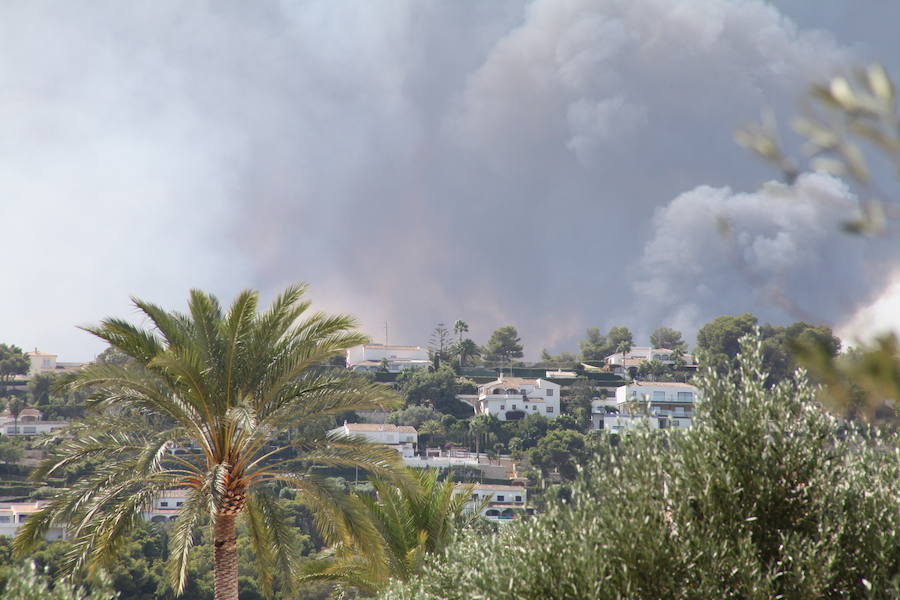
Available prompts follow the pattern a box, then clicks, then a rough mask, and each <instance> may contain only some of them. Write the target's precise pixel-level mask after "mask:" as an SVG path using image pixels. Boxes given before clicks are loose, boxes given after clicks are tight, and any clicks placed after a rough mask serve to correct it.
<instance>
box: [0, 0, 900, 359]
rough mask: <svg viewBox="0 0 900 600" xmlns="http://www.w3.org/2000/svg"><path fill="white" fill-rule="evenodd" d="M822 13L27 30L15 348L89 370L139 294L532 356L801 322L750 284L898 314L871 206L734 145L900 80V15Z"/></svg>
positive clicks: (348, 15)
mask: <svg viewBox="0 0 900 600" xmlns="http://www.w3.org/2000/svg"><path fill="white" fill-rule="evenodd" d="M807 4H812V3H803V2H799V1H794V2H781V3H766V2H762V1H750V0H746V1H725V0H689V1H688V0H683V1H677V0H627V1H626V0H618V1H617V0H607V1H601V0H595V1H587V0H569V1H560V0H552V1H548V0H535V1H533V2H512V1H507V2H493V3H485V4H481V3H479V4H464V3H458V2H450V1H446V2H432V3H421V2H412V1H409V2H401V1H398V2H393V3H384V4H379V5H377V6H375V5H372V4H363V3H340V2H308V3H304V4H302V5H294V4H288V3H283V4H280V3H274V2H273V3H268V4H262V3H254V4H252V5H247V4H243V3H238V2H225V3H207V4H201V3H197V4H191V5H185V4H183V3H176V2H154V3H152V4H151V3H148V4H145V5H143V6H140V7H139V6H131V7H130V8H129V12H128V13H123V12H119V8H120V7H119V6H118V5H117V4H116V3H114V2H106V3H103V2H97V3H94V4H91V5H90V9H85V8H84V7H83V6H79V7H74V6H66V5H58V4H51V3H40V2H29V3H9V4H5V5H3V6H2V7H0V89H2V94H0V103H2V111H0V119H2V120H0V127H2V129H0V157H2V158H0V198H2V200H0V220H2V222H3V223H5V224H6V225H7V227H6V228H5V233H6V236H5V242H6V247H7V249H8V252H9V253H10V255H13V253H16V252H17V253H18V254H17V255H16V256H15V257H14V258H10V260H9V261H8V263H7V265H6V269H5V279H4V280H5V281H6V282H7V284H6V285H5V286H4V290H3V291H4V292H5V293H3V294H2V296H0V297H2V300H0V308H2V310H0V331H2V332H3V341H5V342H8V343H15V344H19V345H22V346H26V347H33V346H38V347H40V348H41V349H43V350H47V351H53V352H57V353H59V354H60V355H61V357H64V358H65V359H66V360H84V359H89V358H91V357H93V355H94V354H96V353H97V352H99V351H100V350H101V349H102V348H101V347H98V346H97V344H96V342H94V341H93V340H92V339H90V336H88V335H86V334H83V333H81V332H79V331H77V330H76V329H75V328H74V325H76V324H86V323H93V322H96V321H98V320H99V319H101V318H102V317H104V316H107V315H110V314H113V315H127V314H129V310H130V309H129V308H128V304H127V299H128V296H129V295H130V294H134V295H138V296H140V297H143V298H146V299H149V300H152V301H155V302H158V303H160V304H163V305H165V306H167V307H171V308H180V307H182V306H183V305H184V299H185V298H186V292H187V289H188V288H189V287H199V288H202V289H206V290H211V291H214V292H215V293H217V294H219V295H220V296H221V297H224V298H227V297H229V296H231V295H232V294H233V293H234V292H235V291H236V290H237V289H239V288H241V287H246V286H251V287H257V288H259V289H261V290H263V292H264V293H266V292H274V291H277V290H278V289H280V288H281V287H282V286H283V285H284V284H285V283H286V282H289V281H297V280H302V281H308V282H310V283H312V285H313V287H312V290H311V298H312V299H313V300H314V301H315V302H316V304H317V306H318V307H319V308H327V309H331V310H343V311H347V312H351V313H353V314H357V315H359V316H360V318H361V319H362V322H363V325H364V327H365V329H366V330H367V331H369V332H370V333H371V334H372V335H373V336H375V337H377V338H379V339H380V338H381V336H383V324H384V322H385V321H388V322H389V323H390V332H391V333H390V337H391V341H393V342H398V343H399V342H404V343H413V344H416V343H425V342H426V341H427V337H428V333H429V331H430V329H431V328H432V327H433V326H434V324H435V323H436V322H438V321H445V322H452V321H453V320H454V319H457V318H462V319H465V320H466V321H467V322H468V323H469V324H470V326H471V328H472V336H473V338H475V339H476V340H477V341H482V342H483V341H484V340H486V338H487V336H488V335H489V334H490V332H491V330H493V329H494V328H495V327H498V326H501V325H505V324H514V325H516V326H517V327H518V328H519V331H520V333H521V334H522V337H523V341H524V343H525V346H526V352H527V353H528V354H529V355H530V356H535V355H536V353H537V352H539V350H540V348H541V347H547V348H549V349H551V350H559V349H566V348H570V349H571V348H572V347H574V346H575V344H576V342H577V340H578V339H579V338H580V337H581V336H582V335H583V332H584V329H585V328H586V327H591V326H599V327H609V326H611V325H617V324H621V325H627V326H629V327H631V328H632V329H633V330H634V331H635V332H636V333H638V335H639V339H643V338H644V337H645V336H646V335H647V334H648V333H649V331H651V330H652V329H653V328H655V327H656V326H659V325H667V326H672V327H676V328H680V329H682V330H684V331H685V332H686V333H688V334H692V333H693V330H694V329H695V328H696V327H698V326H699V325H702V324H703V323H704V322H706V321H708V320H709V319H711V318H713V317H715V316H717V315H719V314H724V313H730V314H736V313H740V312H745V311H750V312H754V313H755V314H757V315H759V316H760V318H761V320H764V321H772V322H784V321H787V320H793V318H792V316H791V315H788V314H786V313H785V312H784V311H783V310H782V309H781V308H780V307H779V306H778V305H777V304H775V303H773V302H771V300H770V296H771V291H772V290H771V289H770V288H769V287H767V286H766V285H763V286H760V285H757V284H755V283H754V282H755V281H764V282H767V284H768V286H772V285H775V286H777V287H778V290H779V291H782V292H784V293H785V294H787V295H788V296H790V297H791V298H792V299H793V300H794V301H796V302H797V303H798V304H801V305H802V306H804V307H805V309H806V310H807V312H809V313H811V314H813V315H815V316H817V317H819V318H821V319H822V320H824V321H825V322H827V323H828V324H830V325H834V326H840V325H841V324H843V323H845V322H847V321H850V320H851V319H853V318H856V319H857V321H856V322H857V323H863V322H864V321H865V319H866V315H865V314H862V315H860V314H859V311H860V309H861V308H863V307H865V306H867V305H869V304H870V303H872V302H874V301H876V299H878V298H879V296H880V295H881V294H882V292H883V291H885V290H887V291H888V292H889V293H888V297H882V298H881V299H880V303H881V304H879V305H878V306H881V307H882V308H881V309H879V310H881V311H883V312H884V313H888V314H889V313H891V312H894V313H895V314H897V313H900V311H892V309H891V307H892V306H893V304H891V298H892V297H896V296H897V294H896V293H894V291H896V290H897V289H898V288H897V286H896V285H894V286H891V285H889V283H890V282H891V281H892V275H893V273H894V272H895V269H896V267H897V266H898V259H900V252H898V250H897V244H896V243H895V240H886V241H882V242H877V241H876V242H866V243H864V242H861V241H860V240H858V239H853V238H845V237H841V236H840V235H838V234H836V233H835V232H836V229H837V225H836V224H837V223H838V222H840V220H841V219H842V218H843V217H844V215H845V213H846V211H847V210H848V209H849V207H850V206H852V198H850V197H849V192H848V190H847V189H846V187H845V186H844V185H843V184H842V183H841V182H839V181H837V180H834V179H831V178H828V177H825V176H809V177H804V178H802V179H800V180H799V181H798V182H797V184H796V185H794V186H793V187H784V186H779V185H777V184H776V185H770V184H766V183H765V181H766V180H768V179H771V178H772V176H773V173H772V172H771V171H770V170H768V169H767V168H766V167H765V166H764V165H761V164H758V163H757V162H755V161H754V159H753V158H752V157H750V156H748V155H747V154H746V153H745V152H744V151H742V150H741V149H740V148H738V147H737V146H735V145H734V144H733V142H732V139H731V132H732V130H733V129H734V128H735V127H737V126H739V125H741V124H743V123H745V122H747V121H749V120H752V119H755V118H757V117H758V115H759V112H760V110H761V108H764V107H767V106H768V107H772V108H773V109H775V110H776V112H779V113H780V114H781V115H782V116H786V115H788V114H791V113H792V112H793V111H794V106H795V101H796V99H797V98H798V97H799V95H800V94H802V93H803V91H804V89H805V84H806V83H807V82H808V81H809V80H810V79H813V78H816V77H820V76H822V75H824V74H827V73H830V72H832V71H833V70H834V69H838V68H841V67H842V66H846V65H851V64H857V63H859V62H862V61H865V60H868V59H871V58H881V59H883V60H889V59H890V57H891V56H892V54H890V52H891V51H893V55H896V50H897V47H896V46H897V44H898V43H900V42H897V41H896V40H895V39H894V38H895V36H893V35H892V33H891V32H890V30H889V29H888V24H893V23H896V22H897V20H898V18H900V8H897V7H895V5H893V4H891V3H888V2H872V3H871V5H868V6H867V10H866V11H865V12H862V13H860V12H857V13H852V12H851V8H846V7H845V6H844V5H845V4H848V3H841V2H836V1H835V2H823V3H815V7H814V8H813V7H807V6H806V5H807ZM888 67H889V68H892V67H893V71H894V73H897V67H900V65H897V64H891V63H888ZM720 217H724V218H726V219H728V221H729V223H730V224H731V227H732V229H731V232H732V233H731V236H730V238H729V240H730V241H726V240H724V239H723V238H722V236H721V235H720V233H719V231H718V229H717V228H716V222H717V219H719V218H720ZM738 267H739V268H738ZM892 290H893V291H892ZM884 307H887V308H884ZM869 321H870V322H871V321H872V319H871V316H870V318H869ZM878 324H883V322H882V321H880V320H878V319H875V320H874V325H878ZM860 327H865V325H860Z"/></svg>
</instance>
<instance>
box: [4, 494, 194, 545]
mask: <svg viewBox="0 0 900 600" xmlns="http://www.w3.org/2000/svg"><path fill="white" fill-rule="evenodd" d="M189 491H190V490H186V489H176V490H166V491H164V492H162V494H160V495H159V497H157V498H156V499H154V500H153V503H152V505H151V506H150V507H149V508H147V509H146V510H145V511H144V512H143V513H142V516H143V518H144V520H145V521H150V522H151V523H167V522H171V521H174V520H175V519H176V518H177V517H178V513H180V512H181V508H182V506H184V503H185V502H187V498H188V493H189ZM46 504H47V502H46V501H41V500H38V501H36V502H3V503H0V536H4V537H15V535H16V533H18V531H19V528H20V527H21V526H22V525H23V524H24V523H25V520H26V519H27V518H28V516H29V515H31V514H32V513H35V512H37V511H38V510H40V509H41V508H42V507H44V506H45V505H46ZM67 537H68V536H67V533H66V525H64V524H54V525H52V526H51V527H50V528H49V529H48V530H47V533H46V534H45V535H44V538H45V539H47V540H59V539H66V538H67Z"/></svg>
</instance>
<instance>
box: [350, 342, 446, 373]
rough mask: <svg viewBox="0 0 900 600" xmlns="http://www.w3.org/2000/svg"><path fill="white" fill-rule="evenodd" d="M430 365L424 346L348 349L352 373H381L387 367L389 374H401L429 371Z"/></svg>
mask: <svg viewBox="0 0 900 600" xmlns="http://www.w3.org/2000/svg"><path fill="white" fill-rule="evenodd" d="M430 364H431V360H430V359H429V358H428V349H427V348H423V347H422V346H388V345H385V344H360V345H359V346H353V347H352V348H348V349H347V368H348V369H350V370H351V371H380V370H381V369H382V367H387V370H388V372H389V373H400V372H402V371H406V370H408V369H421V368H426V369H427V368H428V365H430Z"/></svg>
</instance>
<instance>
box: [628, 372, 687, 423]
mask: <svg viewBox="0 0 900 600" xmlns="http://www.w3.org/2000/svg"><path fill="white" fill-rule="evenodd" d="M699 397H700V391H699V390H698V389H697V388H696V386H693V385H690V384H689V383H676V382H672V381H635V382H633V383H629V384H627V385H623V386H622V387H620V388H618V389H617V390H616V408H617V409H618V411H619V412H620V413H629V412H635V413H641V414H649V415H655V416H665V417H671V418H678V419H684V418H692V417H693V416H694V403H695V402H696V401H697V400H698V398H699Z"/></svg>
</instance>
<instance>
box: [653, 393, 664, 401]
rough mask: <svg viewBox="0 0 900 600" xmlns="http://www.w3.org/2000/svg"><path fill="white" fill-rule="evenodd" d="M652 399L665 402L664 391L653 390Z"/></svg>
mask: <svg viewBox="0 0 900 600" xmlns="http://www.w3.org/2000/svg"><path fill="white" fill-rule="evenodd" d="M653 401H654V402H665V401H666V393H665V392H653Z"/></svg>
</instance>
